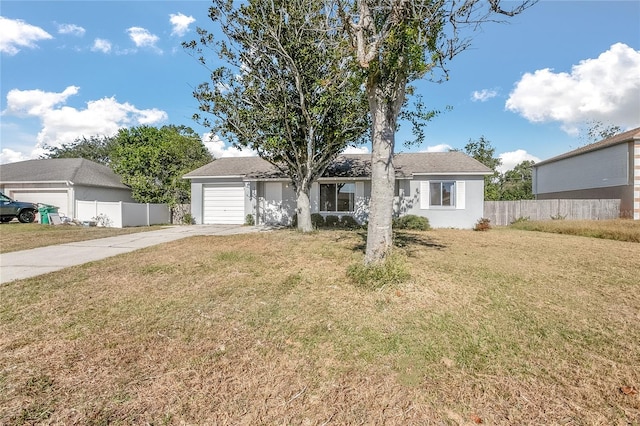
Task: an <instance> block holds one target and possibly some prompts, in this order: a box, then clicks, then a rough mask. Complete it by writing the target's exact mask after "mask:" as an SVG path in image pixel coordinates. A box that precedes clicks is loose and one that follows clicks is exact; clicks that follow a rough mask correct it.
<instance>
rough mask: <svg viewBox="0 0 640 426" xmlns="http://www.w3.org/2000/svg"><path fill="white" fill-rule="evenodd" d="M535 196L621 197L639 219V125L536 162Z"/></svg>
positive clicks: (626, 211) (624, 212)
mask: <svg viewBox="0 0 640 426" xmlns="http://www.w3.org/2000/svg"><path fill="white" fill-rule="evenodd" d="M533 193H534V194H535V196H536V199H539V200H549V199H620V213H621V216H623V217H632V218H634V219H635V220H640V127H639V128H636V129H633V130H629V131H626V132H624V133H620V134H618V135H615V136H612V137H610V138H607V139H604V140H601V141H599V142H596V143H592V144H590V145H586V146H583V147H580V148H578V149H575V150H573V151H570V152H567V153H565V154H561V155H558V156H557V157H553V158H550V159H548V160H545V161H541V162H539V163H537V164H535V165H534V166H533Z"/></svg>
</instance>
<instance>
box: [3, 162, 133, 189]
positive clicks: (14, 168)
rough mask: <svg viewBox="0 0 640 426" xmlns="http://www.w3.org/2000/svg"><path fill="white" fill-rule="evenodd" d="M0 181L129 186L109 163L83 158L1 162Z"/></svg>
mask: <svg viewBox="0 0 640 426" xmlns="http://www.w3.org/2000/svg"><path fill="white" fill-rule="evenodd" d="M0 182H3V183H6V182H72V183H73V184H74V185H86V186H97V187H105V188H121V189H128V188H129V187H128V186H126V185H124V184H123V183H122V181H121V179H120V176H118V175H116V174H115V173H114V172H113V171H112V170H111V169H110V168H109V167H107V166H104V165H102V164H98V163H95V162H93V161H89V160H86V159H84V158H51V159H43V160H28V161H20V162H17V163H9V164H2V165H1V166H0Z"/></svg>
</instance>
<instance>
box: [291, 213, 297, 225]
mask: <svg viewBox="0 0 640 426" xmlns="http://www.w3.org/2000/svg"><path fill="white" fill-rule="evenodd" d="M291 227H292V228H297V227H298V213H294V214H293V217H292V218H291Z"/></svg>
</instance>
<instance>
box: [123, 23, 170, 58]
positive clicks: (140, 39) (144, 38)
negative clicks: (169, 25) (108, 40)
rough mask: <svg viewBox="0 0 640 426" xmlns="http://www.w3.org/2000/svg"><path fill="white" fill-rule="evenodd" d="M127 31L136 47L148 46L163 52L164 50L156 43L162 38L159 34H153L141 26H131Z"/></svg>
mask: <svg viewBox="0 0 640 426" xmlns="http://www.w3.org/2000/svg"><path fill="white" fill-rule="evenodd" d="M127 33H128V34H129V38H130V39H131V41H133V43H134V44H135V45H136V47H148V48H150V49H153V50H155V51H156V52H158V53H162V50H161V49H160V48H159V47H157V46H156V43H157V42H158V40H160V38H159V37H158V36H157V35H155V34H151V33H150V32H149V31H148V30H146V29H144V28H140V27H131V28H129V29H127Z"/></svg>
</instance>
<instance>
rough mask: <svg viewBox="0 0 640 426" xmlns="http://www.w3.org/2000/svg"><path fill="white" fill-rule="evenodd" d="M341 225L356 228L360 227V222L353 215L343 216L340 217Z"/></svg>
mask: <svg viewBox="0 0 640 426" xmlns="http://www.w3.org/2000/svg"><path fill="white" fill-rule="evenodd" d="M340 225H341V226H342V227H344V228H349V229H355V228H358V227H360V224H359V223H358V221H357V220H355V219H354V218H353V216H342V217H341V218H340Z"/></svg>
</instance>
